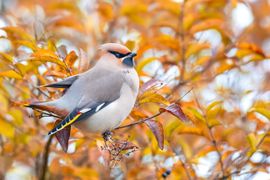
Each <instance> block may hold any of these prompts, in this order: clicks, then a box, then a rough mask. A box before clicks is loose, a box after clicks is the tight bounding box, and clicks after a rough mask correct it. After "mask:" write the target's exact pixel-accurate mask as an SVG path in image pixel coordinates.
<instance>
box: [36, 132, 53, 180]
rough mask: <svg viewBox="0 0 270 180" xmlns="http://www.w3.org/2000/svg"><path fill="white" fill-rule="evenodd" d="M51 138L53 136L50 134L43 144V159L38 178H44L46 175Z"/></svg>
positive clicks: (41, 179) (42, 179)
mask: <svg viewBox="0 0 270 180" xmlns="http://www.w3.org/2000/svg"><path fill="white" fill-rule="evenodd" d="M52 138H53V136H50V137H49V139H48V141H47V143H46V145H45V152H44V155H43V160H42V166H41V173H40V177H39V179H40V180H45V177H46V172H47V168H48V159H49V153H50V146H51V143H52Z"/></svg>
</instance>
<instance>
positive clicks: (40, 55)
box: [30, 49, 66, 68]
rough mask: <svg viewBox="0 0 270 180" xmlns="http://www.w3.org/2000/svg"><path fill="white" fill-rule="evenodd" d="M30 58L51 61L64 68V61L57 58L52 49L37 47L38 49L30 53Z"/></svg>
mask: <svg viewBox="0 0 270 180" xmlns="http://www.w3.org/2000/svg"><path fill="white" fill-rule="evenodd" d="M30 60H32V61H41V62H52V63H56V64H58V65H60V66H62V67H65V68H66V65H65V63H64V62H62V61H61V60H59V58H58V56H57V55H55V54H54V53H53V52H52V51H49V50H45V49H39V50H38V51H36V52H35V53H33V54H32V55H31V59H30Z"/></svg>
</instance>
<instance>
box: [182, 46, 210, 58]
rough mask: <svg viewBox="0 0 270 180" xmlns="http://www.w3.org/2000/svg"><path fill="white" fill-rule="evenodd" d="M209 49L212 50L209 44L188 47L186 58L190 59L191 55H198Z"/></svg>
mask: <svg viewBox="0 0 270 180" xmlns="http://www.w3.org/2000/svg"><path fill="white" fill-rule="evenodd" d="M208 48H210V45H209V44H207V43H193V44H191V45H189V46H188V49H187V51H186V53H185V58H189V57H190V56H191V55H196V54H198V53H199V52H200V51H202V50H204V49H208Z"/></svg>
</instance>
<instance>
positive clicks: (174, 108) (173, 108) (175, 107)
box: [159, 103, 190, 123]
mask: <svg viewBox="0 0 270 180" xmlns="http://www.w3.org/2000/svg"><path fill="white" fill-rule="evenodd" d="M159 111H160V112H164V111H166V112H168V113H170V114H172V115H174V116H175V117H177V118H178V119H180V120H182V121H184V122H186V123H187V122H190V119H189V118H188V117H187V116H186V115H185V113H184V112H183V110H182V108H181V106H180V104H178V103H173V104H171V105H169V106H167V107H166V108H160V109H159Z"/></svg>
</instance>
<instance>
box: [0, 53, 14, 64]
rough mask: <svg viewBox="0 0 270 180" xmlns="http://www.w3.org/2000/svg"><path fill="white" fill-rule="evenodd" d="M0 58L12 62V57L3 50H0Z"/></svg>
mask: <svg viewBox="0 0 270 180" xmlns="http://www.w3.org/2000/svg"><path fill="white" fill-rule="evenodd" d="M0 59H1V60H3V61H5V62H8V63H12V62H13V57H12V56H10V55H8V54H6V53H3V52H0Z"/></svg>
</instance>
